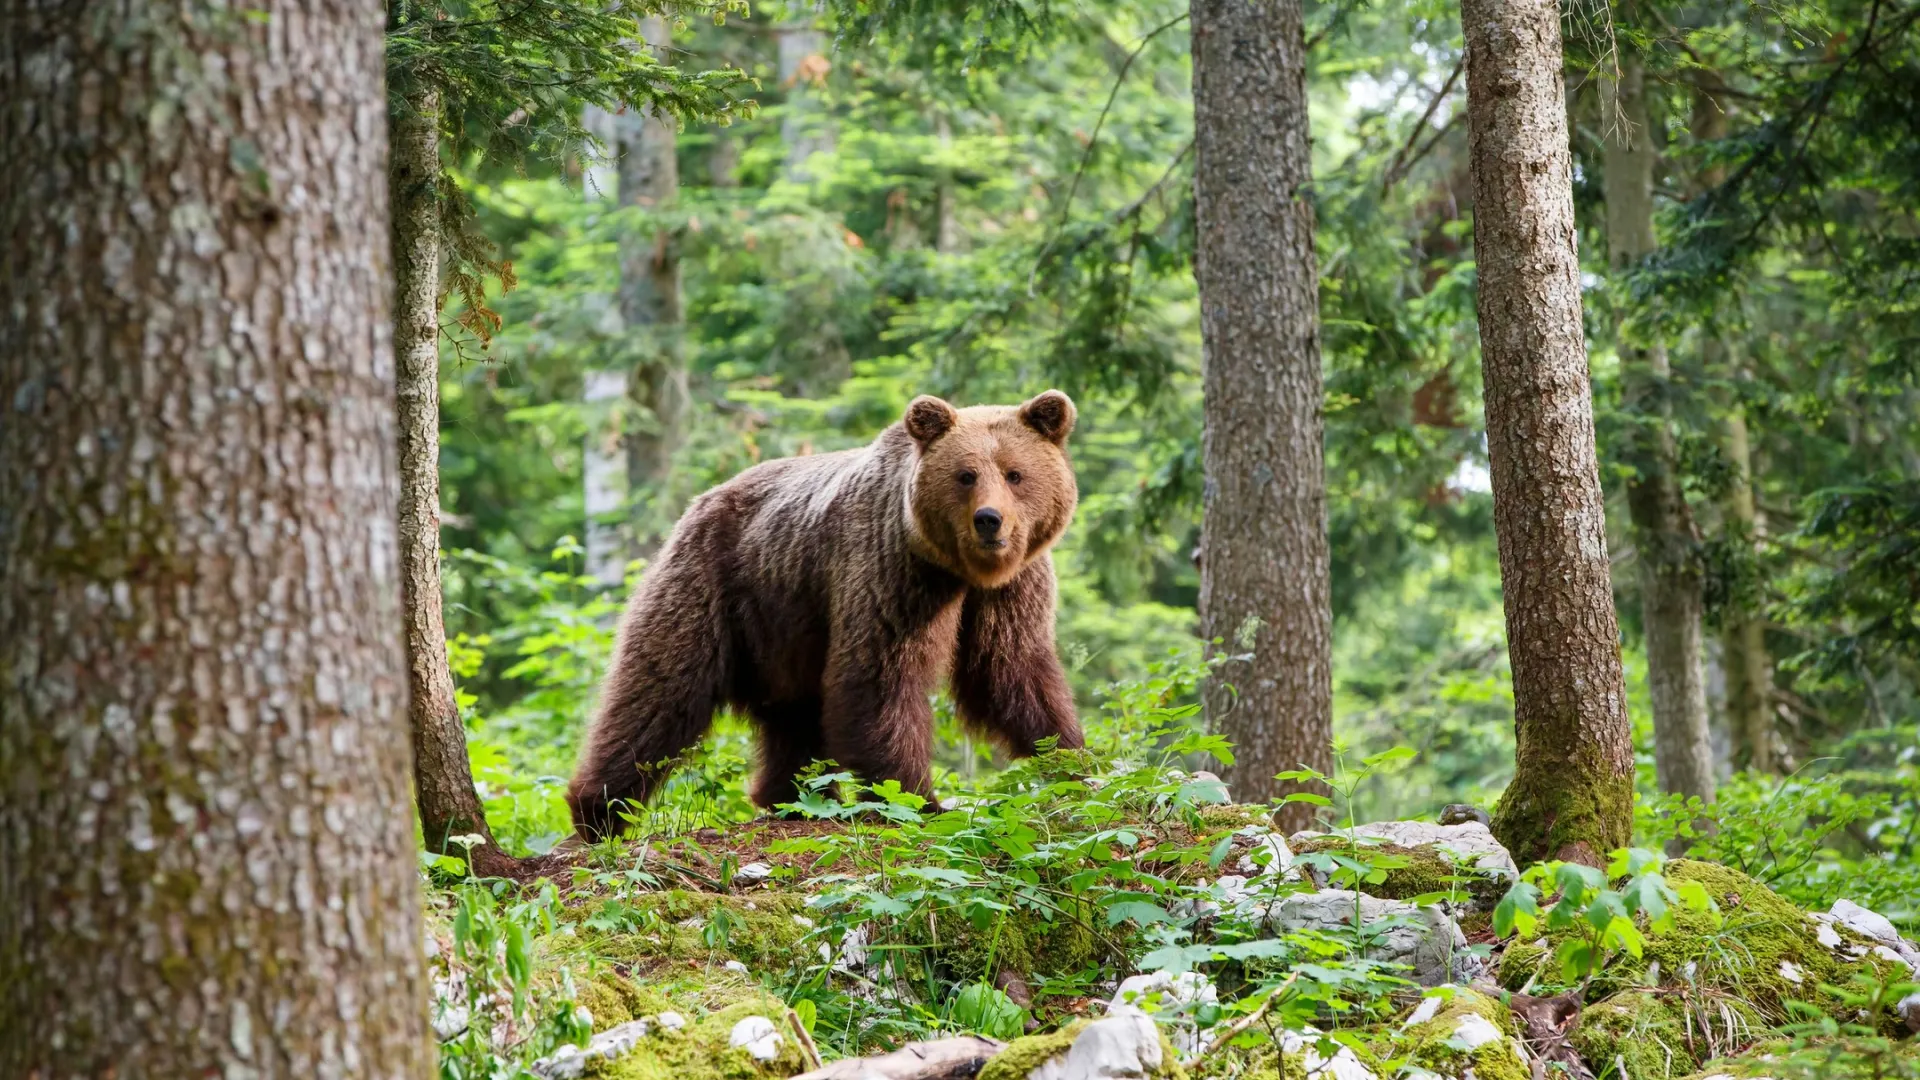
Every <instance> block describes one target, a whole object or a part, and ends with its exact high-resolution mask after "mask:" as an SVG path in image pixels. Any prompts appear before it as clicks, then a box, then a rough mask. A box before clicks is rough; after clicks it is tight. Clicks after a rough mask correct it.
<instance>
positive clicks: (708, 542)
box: [567, 390, 1084, 840]
mask: <svg viewBox="0 0 1920 1080" xmlns="http://www.w3.org/2000/svg"><path fill="white" fill-rule="evenodd" d="M1074 416H1075V413H1074V407H1073V402H1072V401H1070V400H1069V399H1068V398H1067V395H1065V394H1063V393H1061V392H1059V391H1058V390H1049V391H1047V392H1046V393H1044V394H1041V395H1039V396H1038V397H1035V398H1033V399H1032V400H1031V401H1028V402H1026V403H1025V404H1023V405H1018V406H1004V405H997V406H976V407H973V408H966V409H955V408H954V407H953V406H952V405H949V404H947V403H946V402H945V401H942V400H940V399H939V398H935V397H919V398H915V399H914V400H913V402H912V403H911V404H910V405H908V406H907V411H906V414H905V416H904V417H902V419H901V420H900V422H899V423H897V424H894V425H893V426H891V427H889V428H887V429H886V430H885V431H883V432H881V433H880V437H879V438H877V439H875V440H874V441H873V442H872V443H871V444H869V445H868V446H866V447H863V448H861V449H858V450H845V451H841V452H839V453H833V454H820V455H816V456H809V457H796V458H784V459H781V460H778V461H769V462H765V463H762V464H760V465H756V466H754V467H753V468H750V469H748V470H747V471H745V472H743V473H741V474H740V475H739V476H736V477H734V478H733V479H732V480H729V481H728V482H726V483H724V484H722V485H720V486H719V487H717V488H714V489H713V490H711V491H709V492H707V493H706V494H704V495H702V496H700V497H699V498H698V499H695V500H694V501H693V505H692V506H690V507H688V509H687V512H686V515H685V516H684V517H682V518H681V519H680V522H679V524H678V525H676V526H675V527H674V530H673V535H672V537H671V538H670V539H669V540H668V541H667V544H666V546H665V547H664V548H662V549H661V551H660V554H659V556H658V558H656V559H655V561H654V562H653V564H652V565H651V566H650V567H648V569H647V573H646V577H645V579H644V580H643V581H642V582H641V583H640V586H639V588H638V589H637V590H635V592H634V595H633V596H632V598H631V599H630V600H629V601H628V604H627V611H626V617H625V620H624V622H623V623H622V625H621V628H620V635H619V643H618V644H617V645H616V647H615V649H614V658H613V664H612V667H611V669H610V670H609V671H608V673H607V678H606V682H605V684H604V685H603V686H602V690H601V698H602V700H601V705H600V712H599V715H598V717H597V718H596V719H595V721H594V724H593V729H592V731H591V732H590V733H589V735H588V737H587V744H586V748H585V750H584V752H583V753H582V755H581V759H580V765H579V767H578V769H576V770H575V772H574V777H573V782H572V783H571V784H570V785H569V788H568V793H567V802H568V804H569V805H571V806H572V808H573V820H574V827H575V828H576V829H577V830H578V831H579V833H580V836H581V837H582V838H583V839H586V840H593V839H596V838H599V837H602V836H606V835H609V834H610V833H614V832H618V831H619V829H620V827H621V826H620V822H621V819H620V816H619V813H618V809H619V807H620V805H621V804H632V805H635V806H637V804H639V803H642V802H644V801H645V800H646V799H647V798H648V797H649V796H650V795H652V794H653V792H654V791H655V790H657V789H658V788H659V787H660V785H661V784H662V783H663V782H664V781H665V780H666V778H667V776H668V774H669V772H670V770H671V764H672V761H673V759H674V758H676V757H677V756H678V755H680V754H681V753H682V752H683V751H685V750H687V749H689V748H690V747H692V746H694V745H695V744H697V743H698V742H700V741H701V740H702V739H703V738H705V737H706V734H707V730H708V728H709V727H710V726H711V724H712V721H713V714H714V710H715V709H717V708H718V707H720V706H721V705H723V704H730V705H732V706H733V707H734V708H735V709H736V710H738V711H739V712H741V713H742V714H744V715H745V716H747V717H749V718H750V719H751V720H752V722H753V725H754V729H755V736H756V741H757V744H758V757H759V763H758V764H759V767H758V772H757V775H756V776H755V779H754V781H753V787H752V791H751V795H752V797H753V801H754V802H755V803H756V804H758V805H760V806H762V807H769V808H771V807H773V806H776V805H777V804H780V803H783V802H791V801H792V800H793V799H794V798H796V797H797V795H798V789H797V786H796V782H795V774H796V773H798V772H799V771H800V770H802V769H803V768H805V767H806V766H807V765H808V764H809V763H810V762H812V761H814V760H816V759H818V760H833V761H836V762H838V763H839V764H840V765H841V766H842V767H845V768H848V769H851V770H853V771H854V772H855V773H856V774H858V775H859V776H860V777H862V778H863V779H865V780H867V781H869V782H875V783H877V782H880V781H883V780H897V781H899V783H900V786H901V787H902V788H903V789H905V790H908V791H911V792H914V793H915V794H918V795H921V796H923V797H925V798H927V799H929V800H930V801H931V800H932V799H933V790H932V773H931V766H932V758H933V709H932V706H931V704H930V702H929V700H928V695H929V694H930V693H931V692H932V690H933V689H934V686H935V684H936V682H937V680H938V679H939V678H940V676H941V675H942V674H943V673H944V674H947V675H948V676H949V677H950V679H951V685H952V689H953V697H954V701H955V702H956V703H957V704H958V705H959V708H960V713H961V716H962V718H963V720H964V721H965V722H966V723H967V724H969V725H970V726H971V727H973V728H976V729H978V730H980V731H981V732H982V733H984V734H986V735H987V736H989V737H991V738H994V739H996V740H997V741H998V742H999V743H1001V744H1002V745H1003V746H1004V747H1005V748H1006V749H1007V751H1008V752H1009V753H1012V754H1014V755H1020V756H1024V755H1031V754H1032V753H1034V751H1035V747H1036V744H1037V743H1039V742H1040V741H1041V740H1043V739H1046V738H1049V737H1052V738H1056V739H1058V740H1059V742H1058V745H1059V746H1061V747H1067V748H1074V747H1079V746H1082V745H1084V740H1083V738H1082V736H1081V733H1080V724H1079V721H1078V719H1077V718H1076V716H1075V714H1074V707H1073V694H1072V691H1071V690H1069V689H1068V687H1067V679H1066V674H1065V672H1064V671H1062V670H1061V667H1060V660H1059V657H1058V656H1056V655H1055V652H1054V645H1053V604H1054V579H1053V563H1052V561H1051V560H1050V559H1049V558H1048V556H1047V549H1048V548H1049V547H1051V546H1052V544H1053V542H1054V541H1055V540H1057V539H1059V537H1060V534H1061V532H1062V531H1063V530H1065V529H1066V527H1067V523H1068V521H1069V520H1070V519H1071V518H1072V517H1073V510H1074V506H1075V503H1076V501H1077V493H1076V491H1075V487H1074V479H1073V467H1072V465H1071V463H1070V462H1069V461H1068V459H1067V452H1066V442H1067V435H1068V433H1069V432H1071V431H1072V430H1073V422H1074ZM933 805H936V806H937V803H934V804H933Z"/></svg>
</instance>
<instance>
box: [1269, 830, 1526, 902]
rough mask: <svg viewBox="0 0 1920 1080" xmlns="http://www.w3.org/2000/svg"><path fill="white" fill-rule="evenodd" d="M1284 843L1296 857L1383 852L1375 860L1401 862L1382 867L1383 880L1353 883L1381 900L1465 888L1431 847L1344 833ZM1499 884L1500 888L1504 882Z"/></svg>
mask: <svg viewBox="0 0 1920 1080" xmlns="http://www.w3.org/2000/svg"><path fill="white" fill-rule="evenodd" d="M1288 846H1290V847H1291V848H1292V849H1293V854H1294V858H1296V859H1298V858H1299V857H1300V856H1302V855H1316V854H1322V853H1331V854H1337V855H1353V857H1354V858H1356V859H1357V860H1358V861H1360V862H1371V861H1374V860H1376V859H1379V857H1380V856H1387V857H1388V859H1380V860H1379V861H1383V862H1384V861H1388V860H1391V861H1393V862H1396V863H1403V864H1404V865H1399V866H1394V867H1392V868H1390V869H1388V870H1386V872H1385V873H1386V878H1385V880H1383V881H1380V882H1377V883H1376V882H1365V881H1363V882H1361V883H1360V884H1359V885H1358V886H1355V888H1356V889H1357V890H1358V891H1359V892H1363V893H1366V894H1367V895H1368V896H1376V897H1379V898H1380V899H1382V900H1411V899H1413V898H1414V897H1416V896H1426V895H1429V894H1433V893H1446V892H1447V891H1449V890H1450V889H1456V888H1457V889H1459V890H1460V892H1461V893H1462V894H1463V895H1464V894H1465V893H1466V891H1467V890H1466V888H1465V887H1464V886H1457V885H1455V884H1453V883H1452V882H1451V881H1450V880H1449V879H1450V878H1452V877H1453V876H1454V869H1453V864H1451V863H1449V862H1448V861H1447V860H1446V859H1445V858H1443V857H1442V856H1441V855H1440V853H1439V852H1438V851H1437V850H1435V849H1434V848H1432V847H1417V848H1410V847H1401V846H1400V845H1399V844H1387V843H1371V842H1368V841H1366V840H1364V839H1363V840H1361V841H1360V842H1359V843H1358V844H1357V845H1356V844H1355V843H1354V842H1353V841H1350V840H1348V839H1347V838H1346V837H1344V836H1334V835H1325V836H1309V837H1301V836H1297V835H1296V836H1295V837H1293V839H1292V840H1291V841H1290V842H1289V845H1288ZM1356 847H1357V848H1358V849H1359V850H1358V854H1353V853H1354V849H1355V848H1356ZM1319 877H1320V875H1318V874H1316V875H1315V878H1316V880H1317V879H1318V878H1319ZM1343 887H1344V886H1343ZM1502 887H1503V888H1504V885H1503V886H1502Z"/></svg>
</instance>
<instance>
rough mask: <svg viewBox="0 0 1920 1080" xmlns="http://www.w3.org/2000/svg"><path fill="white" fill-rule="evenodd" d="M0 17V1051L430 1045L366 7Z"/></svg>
mask: <svg viewBox="0 0 1920 1080" xmlns="http://www.w3.org/2000/svg"><path fill="white" fill-rule="evenodd" d="M259 14H260V15H262V16H264V17H263V18H260V19H259V20H257V21H256V20H253V19H243V18H241V17H240V13H239V12H237V11H226V10H215V9H211V8H208V7H207V6H206V5H203V4H199V3H192V2H184V0H142V2H140V3H136V4H133V5H131V6H120V7H113V8H111V9H109V8H108V7H106V6H103V5H98V4H46V3H24V4H15V5H12V6H11V8H10V9H9V14H8V18H9V20H10V23H9V27H8V31H7V32H6V33H5V34H4V35H0V53H4V56H0V102H3V103H4V104H3V105H0V110H4V115H5V119H4V121H0V153H4V154H5V157H6V160H7V161H9V162H11V163H12V165H11V166H10V173H9V177H8V183H7V185H6V186H5V188H4V191H0V215H3V216H4V221H5V235H6V238H7V249H8V251H9V252H10V253H11V254H10V257H9V258H8V260H7V264H6V268H5V270H4V271H0V310H3V311H4V312H5V313H6V314H5V316H4V318H5V324H4V325H5V330H4V340H5V341H6V342H7V346H8V347H7V348H5V349H4V350H0V400H4V401H5V402H6V409H7V419H6V421H5V423H0V625H4V626H5V627H6V632H5V633H4V634H0V672H4V673H5V674H4V676H0V803H4V805H5V806H6V808H7V809H6V813H5V825H4V827H0V865H3V866H5V867H6V870H5V871H4V872H0V1075H5V1076H21V1077H24V1076H109V1075H120V1076H152V1077H159V1076H179V1077H185V1076H211V1075H222V1076H238V1075H250V1076H258V1075H265V1076H321V1075H325V1076H340V1077H382V1078H387V1077H422V1078H424V1077H426V1076H427V1075H428V1074H429V1073H430V1072H431V1070H432V1068H433V1062H432V1056H433V1050H432V1042H431V1037H430V1034H429V1032H428V1028H427V1017H426V987H425V984H424V981H423V979H422V973H421V959H422V958H421V950H420V942H421V925H420V896H419V888H418V870H417V865H416V862H415V858H414V853H413V837H412V824H411V821H410V820H409V818H408V816H407V814H406V813H405V811H404V807H405V805H406V791H407V766H408V760H409V754H408V747H407V735H406V726H405V725H406V704H405V696H406V692H407V687H406V676H405V673H404V671H403V652H402V648H401V643H400V634H399V627H400V625H401V622H400V595H399V580H398V578H399V574H398V558H397V552H396V550H395V525H394V523H395V519H396V500H397V497H398V489H397V486H396V480H395V473H396V470H395V461H394V458H395V422H394V395H395V389H394V370H393V362H392V347H391V338H390V332H389V325H388V321H387V304H388V301H389V298H390V292H389V283H388V280H387V276H386V263H385V262H383V261H382V257H383V256H385V255H387V254H388V250H387V237H386V235H385V230H384V228H383V227H384V226H385V225H386V223H387V219H386V216H385V214H384V211H385V210H386V207H387V189H386V166H387V143H386V135H387V115H386V102H385V101H384V100H383V99H382V97H381V92H380V87H381V85H382V78H381V41H380V32H381V7H380V5H379V4H376V3H334V4H292V3H285V2H277V0H269V2H268V3H266V4H265V5H264V8H263V10H261V11H259Z"/></svg>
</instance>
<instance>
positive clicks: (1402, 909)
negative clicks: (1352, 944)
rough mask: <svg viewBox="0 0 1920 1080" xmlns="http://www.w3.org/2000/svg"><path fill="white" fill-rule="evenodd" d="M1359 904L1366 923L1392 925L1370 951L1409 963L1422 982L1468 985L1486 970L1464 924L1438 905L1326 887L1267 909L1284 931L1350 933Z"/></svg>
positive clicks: (1274, 924) (1269, 918)
mask: <svg viewBox="0 0 1920 1080" xmlns="http://www.w3.org/2000/svg"><path fill="white" fill-rule="evenodd" d="M1356 902H1357V905H1358V911H1359V916H1360V923H1361V925H1362V926H1363V927H1366V926H1374V925H1377V924H1382V923H1385V924H1387V925H1386V926H1385V932H1384V933H1382V934H1380V935H1379V936H1378V940H1377V941H1376V942H1375V943H1374V945H1373V947H1372V948H1371V949H1369V950H1368V952H1367V955H1368V956H1369V957H1370V958H1372V959H1375V960H1384V961H1387V962H1390V963H1397V964H1405V965H1406V966H1408V967H1409V968H1412V969H1413V977H1414V978H1415V979H1416V980H1417V981H1418V982H1419V983H1420V985H1422V986H1439V985H1440V984H1441V983H1447V982H1458V983H1462V984H1464V983H1467V982H1470V981H1471V980H1473V979H1477V978H1479V977H1480V976H1481V975H1483V974H1485V972H1484V970H1483V969H1484V966H1485V965H1484V964H1482V962H1481V961H1480V959H1479V958H1478V957H1475V956H1473V955H1472V954H1470V953H1469V952H1467V939H1466V935H1464V934H1462V933H1461V932H1460V927H1459V925H1458V924H1457V923H1455V922H1454V921H1453V919H1452V918H1450V917H1449V916H1448V915H1447V914H1446V913H1445V912H1444V911H1441V910H1440V909H1439V908H1437V907H1426V908H1423V907H1417V906H1415V905H1413V904H1409V903H1404V902H1402V901H1399V900H1381V899H1378V898H1377V897H1372V896H1368V895H1366V894H1364V893H1360V894H1355V893H1353V892H1349V891H1348V890H1345V889H1322V890H1320V891H1319V892H1315V893H1296V894H1295V895H1292V896H1283V897H1281V898H1280V899H1279V900H1276V901H1274V902H1273V904H1271V905H1270V906H1269V907H1268V908H1267V912H1266V917H1267V923H1268V925H1269V926H1271V927H1272V928H1273V930H1274V932H1276V933H1281V934H1285V933H1290V932H1292V931H1295V930H1321V931H1325V932H1328V933H1333V934H1351V933H1353V929H1354V928H1353V918H1354V913H1355V907H1356Z"/></svg>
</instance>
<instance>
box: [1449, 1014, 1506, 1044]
mask: <svg viewBox="0 0 1920 1080" xmlns="http://www.w3.org/2000/svg"><path fill="white" fill-rule="evenodd" d="M1503 1038H1505V1036H1503V1035H1501V1034H1500V1028H1499V1027H1498V1026H1497V1025H1495V1024H1494V1022H1493V1021H1491V1020H1489V1019H1487V1018H1486V1017H1484V1016H1481V1015H1480V1014H1479V1013H1468V1014H1467V1015H1465V1016H1463V1017H1461V1018H1460V1023H1459V1024H1458V1025H1457V1026H1456V1027H1454V1029H1453V1041H1455V1042H1457V1043H1459V1044H1460V1045H1461V1046H1463V1047H1465V1048H1466V1049H1468V1050H1478V1049H1479V1048H1481V1047H1483V1046H1485V1045H1487V1044H1488V1043H1490V1042H1499V1041H1500V1040H1501V1039H1503Z"/></svg>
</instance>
